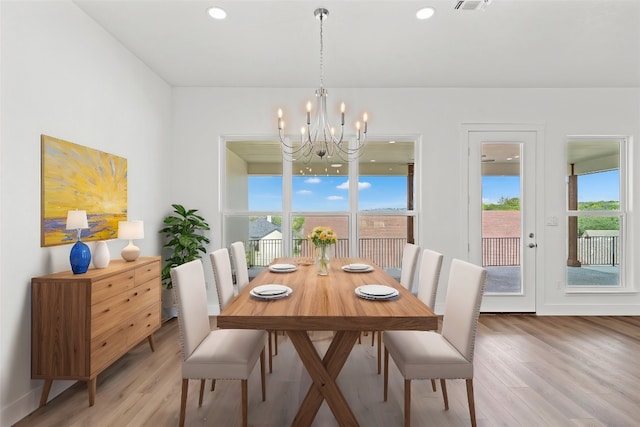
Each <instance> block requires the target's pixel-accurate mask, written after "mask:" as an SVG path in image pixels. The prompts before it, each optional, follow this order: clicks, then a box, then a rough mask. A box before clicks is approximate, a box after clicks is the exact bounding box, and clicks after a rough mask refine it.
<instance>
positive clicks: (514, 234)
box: [481, 143, 523, 294]
mask: <svg viewBox="0 0 640 427" xmlns="http://www.w3.org/2000/svg"><path fill="white" fill-rule="evenodd" d="M522 160H523V159H522V147H521V144H520V143H499V144H494V143H483V144H482V168H481V169H482V265H483V267H485V268H486V269H487V271H488V275H487V284H486V287H485V292H486V293H502V294H516V293H522V271H521V260H520V256H521V247H522V238H521V236H522V226H521V224H522V217H521V202H522V197H521V196H522V195H521V187H522V186H521V176H520V172H521V170H522V167H521V162H522Z"/></svg>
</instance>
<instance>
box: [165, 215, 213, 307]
mask: <svg viewBox="0 0 640 427" xmlns="http://www.w3.org/2000/svg"><path fill="white" fill-rule="evenodd" d="M171 206H172V207H173V214H171V215H169V216H167V217H165V219H164V221H163V223H164V227H163V228H162V229H161V230H160V233H162V234H163V235H164V237H165V240H166V242H165V244H164V246H163V248H167V249H169V250H170V251H171V253H170V255H169V256H167V257H166V259H165V260H164V266H163V267H162V286H163V289H165V290H166V291H165V292H164V295H163V311H166V312H167V313H166V315H165V313H163V317H166V318H171V317H175V311H176V310H175V303H174V298H173V290H172V289H173V285H172V283H171V268H172V267H176V266H178V265H181V264H184V263H185V262H189V261H193V260H194V259H199V258H201V256H202V254H206V252H207V249H206V248H205V246H204V245H205V244H206V243H209V239H208V238H207V237H206V236H205V235H204V232H205V231H207V230H209V224H207V221H205V219H204V218H203V217H201V216H200V215H198V214H197V213H196V212H198V210H197V209H189V210H187V209H185V208H184V206H182V205H178V204H173V205H171ZM167 297H169V301H170V302H169V304H167V301H165V300H166V299H167Z"/></svg>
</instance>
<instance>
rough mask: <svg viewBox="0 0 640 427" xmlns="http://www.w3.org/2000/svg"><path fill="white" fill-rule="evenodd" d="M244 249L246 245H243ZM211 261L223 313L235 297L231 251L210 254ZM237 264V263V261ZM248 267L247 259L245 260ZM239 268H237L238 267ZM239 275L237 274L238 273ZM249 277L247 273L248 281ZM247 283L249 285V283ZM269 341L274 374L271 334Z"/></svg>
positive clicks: (225, 250)
mask: <svg viewBox="0 0 640 427" xmlns="http://www.w3.org/2000/svg"><path fill="white" fill-rule="evenodd" d="M243 247H244V245H243ZM209 257H210V259H211V266H212V267H213V276H214V278H215V280H216V289H217V291H218V303H219V304H220V311H222V310H223V309H224V308H225V307H226V305H227V304H228V303H229V301H231V299H232V298H233V297H234V292H233V273H232V271H231V259H230V258H229V251H228V250H227V248H221V249H218V250H215V251H213V252H211V253H210V254H209ZM242 259H245V258H244V251H243V258H242ZM236 262H237V261H236ZM245 265H246V259H245ZM236 268H237V267H236ZM236 274H237V272H236ZM248 277H249V275H248V273H247V279H248ZM247 283H249V282H248V281H247ZM247 283H245V284H243V285H242V287H243V288H244V287H245V286H247ZM240 287H241V285H240V283H239V282H238V289H240ZM267 339H268V343H269V372H273V351H272V348H271V333H270V332H269V333H268V334H267Z"/></svg>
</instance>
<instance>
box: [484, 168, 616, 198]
mask: <svg viewBox="0 0 640 427" xmlns="http://www.w3.org/2000/svg"><path fill="white" fill-rule="evenodd" d="M619 189H620V172H619V171H618V170H613V171H607V172H599V173H593V174H589V175H580V176H579V177H578V201H579V202H596V201H611V200H613V201H619V200H620V196H619V195H620V190H619ZM519 195H520V177H519V176H484V177H482V200H483V202H484V203H496V202H498V200H499V199H500V198H501V197H505V198H511V197H518V196H519Z"/></svg>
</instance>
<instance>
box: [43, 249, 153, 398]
mask: <svg viewBox="0 0 640 427" xmlns="http://www.w3.org/2000/svg"><path fill="white" fill-rule="evenodd" d="M160 290H161V281H160V257H141V258H138V259H137V260H135V261H132V262H126V261H124V260H120V259H118V260H111V262H110V264H109V266H108V267H107V268H104V269H90V270H88V271H87V272H86V273H84V274H73V273H72V272H71V271H65V272H61V273H55V274H50V275H48V276H42V277H34V278H33V279H31V378H33V379H44V380H45V382H44V387H43V389H42V396H41V397H40V406H41V407H42V406H44V405H46V403H47V397H48V395H49V391H50V390H51V384H52V383H53V380H78V381H86V382H87V388H88V391H89V406H93V404H94V402H95V396H96V378H97V376H98V374H99V373H100V372H102V371H104V370H105V369H106V368H107V367H108V366H109V365H111V364H112V363H113V362H115V361H116V360H117V359H119V358H120V357H121V356H122V355H123V354H125V353H126V352H127V351H129V350H130V349H131V348H132V347H134V346H135V345H136V344H138V343H139V342H140V341H142V340H143V339H144V338H147V339H148V341H149V345H150V347H151V351H154V343H153V332H155V331H156V330H158V328H159V327H160V310H161V302H160Z"/></svg>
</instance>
